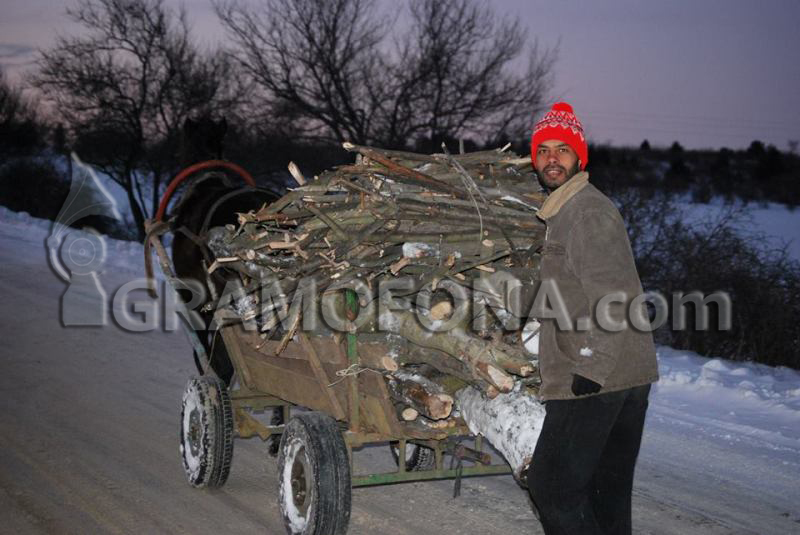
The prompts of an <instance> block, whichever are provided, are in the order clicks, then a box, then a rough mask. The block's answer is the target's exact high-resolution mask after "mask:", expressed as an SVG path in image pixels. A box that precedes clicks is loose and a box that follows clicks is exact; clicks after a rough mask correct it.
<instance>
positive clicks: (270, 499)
mask: <svg viewBox="0 0 800 535" xmlns="http://www.w3.org/2000/svg"><path fill="white" fill-rule="evenodd" d="M48 229H49V227H47V226H45V223H44V222H39V221H36V220H31V219H29V218H27V217H25V216H22V215H16V214H10V213H8V212H6V211H4V209H2V208H0V254H2V266H3V267H2V271H0V292H2V293H1V294H0V295H2V296H3V298H2V302H3V307H2V310H0V327H1V328H2V330H1V331H0V332H2V339H3V344H2V347H0V366H2V373H1V374H0V395H2V399H3V402H2V403H3V405H2V409H3V410H2V411H0V515H1V517H2V519H3V522H2V523H0V533H15V534H16V533H58V534H61V533H192V534H204V533H208V534H211V533H271V534H279V533H283V526H282V523H281V521H280V517H279V513H278V509H277V481H276V479H277V478H276V463H275V461H274V460H273V459H271V458H270V457H268V456H267V455H266V448H265V446H264V445H263V444H262V443H261V442H260V441H258V440H257V439H255V440H249V441H242V440H240V441H237V442H236V449H235V453H234V462H233V470H232V473H231V477H230V479H229V482H228V484H227V485H226V486H225V487H224V488H223V489H221V490H219V491H216V492H207V491H198V490H195V489H193V488H191V487H190V486H189V485H188V484H187V483H185V481H184V476H183V471H182V468H181V465H180V459H179V456H178V417H179V410H180V398H181V393H182V390H183V387H184V385H185V382H186V379H187V378H188V377H189V376H190V375H192V374H193V373H194V366H193V364H192V361H191V357H190V354H189V347H188V344H187V342H186V341H185V339H184V337H183V334H182V333H180V332H174V333H166V332H162V331H155V332H146V333H138V334H137V333H131V332H128V331H125V330H123V329H120V328H119V327H118V326H116V325H113V324H112V325H108V326H106V327H103V328H97V327H82V328H77V327H72V328H65V327H63V326H62V324H61V321H60V316H59V307H60V300H61V296H62V294H63V293H64V291H65V289H66V287H67V285H66V284H65V283H64V282H63V281H62V280H60V279H58V278H57V277H56V275H55V274H54V273H53V272H52V271H51V269H50V268H49V267H48V265H47V263H46V257H45V249H44V240H45V238H46V236H47V234H48ZM140 252H141V248H140V247H139V246H137V245H134V244H125V243H120V242H113V241H109V253H110V254H109V259H108V261H107V262H106V270H105V273H104V274H103V275H102V276H101V283H102V284H103V286H104V288H105V289H106V291H107V292H108V294H109V295H112V294H113V292H114V290H115V289H116V288H119V287H120V286H121V285H122V284H124V283H125V282H127V281H129V280H131V279H132V278H136V277H139V276H141V256H140ZM79 299H85V303H86V314H87V315H89V314H91V310H89V309H90V308H91V307H90V306H89V304H90V303H91V300H90V298H89V296H88V295H85V296H81V295H80V294H79ZM659 358H660V364H661V370H662V375H663V380H662V382H661V383H660V384H659V386H658V387H657V388H656V389H655V390H654V393H653V395H652V398H651V410H650V412H649V415H648V418H649V419H648V423H647V428H646V433H645V439H644V444H643V450H642V455H641V458H640V463H639V469H638V472H637V480H636V488H635V491H634V527H635V531H636V532H637V533H655V534H670V533H676V534H701V533H703V534H705V533H758V534H769V533H774V534H787V533H800V417H799V416H798V415H800V375H798V373H797V372H794V371H791V370H786V369H777V370H776V369H771V368H766V367H762V366H741V365H737V364H735V363H730V362H726V361H722V360H717V359H715V360H709V359H702V358H700V357H695V356H692V355H687V354H684V353H677V352H673V351H672V350H669V349H667V348H662V349H661V350H660V355H659ZM356 462H357V464H358V465H359V466H362V467H364V468H367V469H374V468H376V467H379V466H387V467H388V466H389V464H388V463H390V462H391V459H390V456H389V452H388V448H369V449H367V450H365V451H362V452H360V453H358V454H357V455H356ZM350 533H353V534H356V535H361V534H397V535H410V534H414V535H453V534H473V533H487V534H495V533H497V534H501V533H502V534H511V533H514V534H516V533H541V529H540V527H539V524H538V522H537V521H536V519H535V518H534V516H533V514H532V513H531V511H530V507H529V505H528V500H527V497H526V495H525V493H524V492H523V491H521V490H520V489H519V488H518V487H517V486H516V484H515V483H514V482H513V480H512V479H511V478H510V477H509V476H504V477H491V478H474V479H467V480H465V481H464V482H463V484H462V496H461V497H460V498H458V499H455V500H454V499H452V482H428V483H411V484H401V485H394V486H387V487H375V488H368V489H358V490H355V491H354V493H353V516H352V521H351V530H350Z"/></svg>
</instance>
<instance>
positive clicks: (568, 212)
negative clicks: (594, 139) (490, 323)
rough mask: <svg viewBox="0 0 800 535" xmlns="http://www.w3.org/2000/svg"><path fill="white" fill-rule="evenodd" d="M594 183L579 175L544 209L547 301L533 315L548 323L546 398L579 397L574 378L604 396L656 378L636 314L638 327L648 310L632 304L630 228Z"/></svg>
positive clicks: (543, 362)
mask: <svg viewBox="0 0 800 535" xmlns="http://www.w3.org/2000/svg"><path fill="white" fill-rule="evenodd" d="M588 179H589V175H588V173H585V172H581V173H578V174H577V175H575V176H574V177H572V179H570V180H569V181H568V182H566V183H565V184H564V185H562V186H561V187H560V188H558V189H556V190H555V191H554V192H553V193H552V194H551V195H550V196H549V197H548V198H547V200H546V201H545V203H544V204H543V205H542V209H541V210H540V211H539V217H540V218H542V219H543V220H544V221H545V223H546V225H547V237H546V238H545V245H544V248H543V251H542V263H541V273H540V274H541V280H542V286H541V287H540V291H539V293H540V294H541V293H542V292H543V291H545V292H546V293H547V297H548V299H547V300H542V299H537V302H541V303H540V304H541V305H544V306H540V307H538V308H539V310H534V311H533V312H534V315H535V316H538V317H539V318H540V321H541V323H542V327H541V334H540V345H539V364H540V368H541V374H542V388H541V390H540V395H541V397H542V399H544V400H548V399H569V398H574V397H575V396H574V395H573V394H572V390H571V388H570V387H571V385H572V376H573V374H579V375H582V376H584V377H587V378H589V379H591V380H592V381H595V382H597V383H599V384H601V385H602V389H601V390H600V393H603V392H612V391H615V390H623V389H626V388H630V387H634V386H639V385H643V384H647V383H652V382H654V381H656V380H658V366H657V363H656V355H655V346H654V345H653V337H652V335H651V333H650V332H649V331H647V330H645V331H642V330H639V329H637V328H635V327H633V325H632V324H631V317H632V316H631V314H634V315H635V314H642V315H641V316H638V319H639V323H638V324H637V325H639V326H641V325H643V323H644V322H646V308H645V305H644V304H643V303H641V302H640V303H634V305H633V307H631V301H632V300H633V299H634V298H635V297H637V296H641V294H642V285H641V282H640V280H639V275H638V273H637V271H636V266H635V264H634V260H633V254H632V252H631V246H630V242H629V240H628V234H627V231H626V230H625V225H624V223H623V221H622V217H621V216H620V214H619V211H618V210H617V208H616V207H615V206H614V204H613V203H612V202H611V200H610V199H609V198H608V197H606V196H605V195H603V194H602V193H601V192H600V191H599V190H598V189H597V188H595V187H594V186H593V185H591V184H589V182H588ZM559 295H560V297H561V298H562V301H563V304H559V303H558V302H557V301H558V297H559ZM604 296H609V298H610V301H609V302H608V303H604V302H603V301H602V298H603V297H604ZM544 301H549V302H547V303H544ZM620 301H622V302H620ZM598 303H600V305H601V306H599V307H598V306H597V305H598ZM553 305H555V306H553ZM562 311H563V312H564V314H559V313H560V312H562ZM598 312H599V313H600V314H601V315H598ZM554 315H560V316H561V318H560V319H556V318H554V317H553V316H554ZM564 316H566V317H564ZM603 318H605V320H603ZM559 323H560V324H559Z"/></svg>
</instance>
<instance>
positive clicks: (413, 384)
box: [387, 371, 453, 420]
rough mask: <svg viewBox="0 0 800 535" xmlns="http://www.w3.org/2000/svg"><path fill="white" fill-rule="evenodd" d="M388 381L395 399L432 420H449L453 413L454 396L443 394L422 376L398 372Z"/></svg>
mask: <svg viewBox="0 0 800 535" xmlns="http://www.w3.org/2000/svg"><path fill="white" fill-rule="evenodd" d="M387 379H388V383H389V392H390V394H391V396H392V398H393V399H395V400H397V401H399V402H401V403H405V404H406V405H408V406H409V407H411V408H413V409H415V410H416V411H418V412H419V413H420V414H422V415H423V416H425V417H427V418H430V419H431V420H441V419H443V418H447V417H448V416H450V413H451V412H452V411H453V398H452V396H450V395H448V394H445V393H443V392H441V391H440V389H439V387H438V386H437V385H436V384H435V383H433V382H431V381H428V380H426V379H425V378H424V377H422V376H420V375H416V374H410V373H404V372H402V371H398V372H395V373H394V374H392V375H391V376H389V377H387Z"/></svg>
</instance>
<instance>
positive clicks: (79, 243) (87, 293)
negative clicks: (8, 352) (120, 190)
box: [45, 153, 122, 327]
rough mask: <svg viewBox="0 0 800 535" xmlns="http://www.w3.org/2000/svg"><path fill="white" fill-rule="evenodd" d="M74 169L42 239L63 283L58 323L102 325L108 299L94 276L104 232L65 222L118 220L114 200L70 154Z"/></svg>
mask: <svg viewBox="0 0 800 535" xmlns="http://www.w3.org/2000/svg"><path fill="white" fill-rule="evenodd" d="M72 161H73V162H74V166H73V169H74V172H73V176H72V183H71V184H70V188H69V195H68V196H67V200H66V202H65V203H64V206H63V207H62V208H61V212H59V214H58V217H57V218H56V220H55V221H54V222H53V227H52V229H51V230H50V236H48V238H47V240H46V242H45V243H46V248H47V253H48V254H47V257H48V261H49V263H50V267H51V268H52V269H53V271H54V272H55V273H56V275H58V276H59V277H60V278H61V279H63V280H64V281H65V282H66V283H67V290H66V291H65V292H64V295H62V296H61V323H62V324H63V325H64V326H65V327H70V326H102V325H106V324H107V320H108V299H107V296H106V291H105V289H104V288H103V286H102V284H101V283H100V279H99V277H98V274H99V273H102V271H103V266H104V265H105V261H106V255H107V248H106V239H105V237H104V236H103V235H102V234H100V233H99V232H97V231H96V230H95V229H93V228H91V227H84V228H83V229H80V230H79V229H77V228H74V227H72V226H70V225H74V224H75V223H78V222H79V221H80V220H82V219H84V218H86V217H89V216H106V217H110V218H112V219H116V220H118V221H122V216H121V215H120V213H119V210H118V209H117V203H116V201H115V200H114V198H113V197H112V196H111V195H110V194H109V192H108V190H106V188H105V187H104V186H103V184H101V183H100V181H99V180H98V179H97V176H96V174H95V172H94V169H92V168H91V167H90V166H88V165H86V164H84V163H83V162H82V161H81V160H80V159H79V158H78V156H77V155H76V154H75V153H73V154H72Z"/></svg>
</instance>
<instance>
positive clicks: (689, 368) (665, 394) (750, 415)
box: [651, 347, 800, 469]
mask: <svg viewBox="0 0 800 535" xmlns="http://www.w3.org/2000/svg"><path fill="white" fill-rule="evenodd" d="M658 363H659V373H660V375H661V379H660V380H659V382H658V384H657V385H656V387H655V389H654V390H653V393H652V394H651V407H652V411H651V412H652V413H653V414H656V415H660V416H662V417H668V418H670V419H673V420H674V419H676V418H677V419H679V420H681V421H682V422H683V423H684V424H685V425H687V426H691V427H693V428H696V430H697V432H699V433H702V434H704V435H706V436H707V437H709V438H712V439H714V440H716V441H722V442H725V443H727V444H729V445H732V446H735V447H737V448H739V447H741V448H746V449H747V450H749V451H758V452H760V453H765V451H766V452H767V453H769V454H770V455H771V456H773V457H775V459H776V461H778V460H779V461H780V462H781V463H788V464H791V465H792V466H793V467H795V469H798V468H800V372H798V371H796V370H792V369H789V368H785V367H777V368H773V367H770V366H765V365H763V364H755V363H743V362H733V361H729V360H725V359H719V358H717V359H708V358H705V357H701V356H698V355H696V354H694V353H691V352H689V351H677V350H674V349H671V348H668V347H659V348H658Z"/></svg>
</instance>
